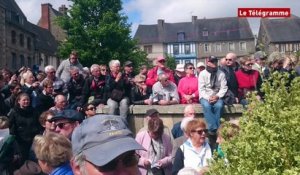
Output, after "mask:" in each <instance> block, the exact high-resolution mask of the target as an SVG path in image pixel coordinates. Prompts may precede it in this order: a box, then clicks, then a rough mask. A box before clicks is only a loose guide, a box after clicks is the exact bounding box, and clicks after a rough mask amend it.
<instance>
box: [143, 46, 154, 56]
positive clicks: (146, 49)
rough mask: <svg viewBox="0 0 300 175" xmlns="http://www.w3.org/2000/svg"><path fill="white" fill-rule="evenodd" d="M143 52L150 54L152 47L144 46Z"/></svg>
mask: <svg viewBox="0 0 300 175" xmlns="http://www.w3.org/2000/svg"><path fill="white" fill-rule="evenodd" d="M144 51H145V52H146V53H147V54H149V53H152V45H146V46H144Z"/></svg>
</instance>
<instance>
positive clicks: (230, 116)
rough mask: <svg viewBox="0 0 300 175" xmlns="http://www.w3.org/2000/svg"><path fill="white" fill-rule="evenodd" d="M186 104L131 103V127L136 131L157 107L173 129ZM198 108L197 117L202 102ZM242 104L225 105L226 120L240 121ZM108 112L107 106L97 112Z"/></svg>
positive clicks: (167, 124) (164, 120)
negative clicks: (147, 112)
mask: <svg viewBox="0 0 300 175" xmlns="http://www.w3.org/2000/svg"><path fill="white" fill-rule="evenodd" d="M185 106H186V105H182V104H178V105H169V106H159V105H152V106H149V105H131V106H130V108H129V113H130V114H129V116H128V118H129V127H130V128H131V130H132V131H133V132H134V133H136V132H137V131H139V129H141V128H142V127H143V126H144V118H145V113H146V111H147V110H148V109H150V108H154V109H157V110H158V112H159V113H160V118H161V119H162V120H163V122H164V124H165V125H166V126H168V127H169V128H170V129H172V127H173V125H174V123H176V122H178V121H180V120H181V119H182V117H183V111H184V108H185ZM194 107H195V110H196V117H203V109H202V107H201V105H200V104H194ZM243 110H244V109H243V107H242V105H233V106H225V107H224V114H223V117H224V118H225V120H230V121H232V122H238V118H239V117H241V116H242V113H243ZM107 112H108V107H107V106H105V107H104V108H102V109H98V110H97V113H99V114H105V113H107Z"/></svg>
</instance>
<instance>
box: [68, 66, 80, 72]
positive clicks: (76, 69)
mask: <svg viewBox="0 0 300 175" xmlns="http://www.w3.org/2000/svg"><path fill="white" fill-rule="evenodd" d="M73 71H76V72H79V68H78V67H76V66H72V67H71V68H70V72H73Z"/></svg>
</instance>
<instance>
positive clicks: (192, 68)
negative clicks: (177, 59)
mask: <svg viewBox="0 0 300 175" xmlns="http://www.w3.org/2000/svg"><path fill="white" fill-rule="evenodd" d="M187 69H191V70H194V69H195V68H194V67H188V68H187Z"/></svg>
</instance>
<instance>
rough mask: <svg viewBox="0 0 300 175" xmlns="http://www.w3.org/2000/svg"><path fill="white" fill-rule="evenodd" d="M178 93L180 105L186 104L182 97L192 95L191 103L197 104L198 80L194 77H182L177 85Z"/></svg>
mask: <svg viewBox="0 0 300 175" xmlns="http://www.w3.org/2000/svg"><path fill="white" fill-rule="evenodd" d="M178 93H179V95H180V103H181V104H187V101H186V99H185V98H183V95H193V94H194V97H193V98H192V103H199V91H198V79H197V78H196V77H195V75H191V76H189V77H187V76H186V77H183V78H181V79H180V80H179V83H178Z"/></svg>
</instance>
